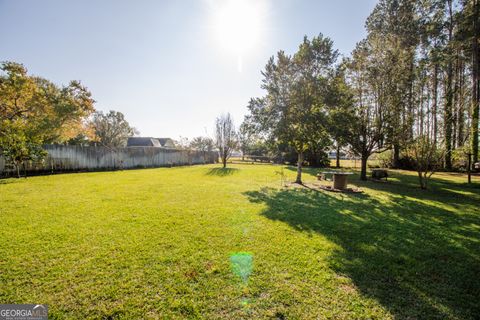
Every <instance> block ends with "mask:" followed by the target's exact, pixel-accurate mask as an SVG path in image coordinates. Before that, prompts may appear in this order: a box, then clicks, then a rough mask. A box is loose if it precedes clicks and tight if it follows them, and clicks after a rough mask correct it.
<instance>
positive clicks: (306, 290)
mask: <svg viewBox="0 0 480 320" xmlns="http://www.w3.org/2000/svg"><path fill="white" fill-rule="evenodd" d="M281 168H282V167H280V166H273V165H232V166H231V168H230V169H228V170H221V169H219V168H218V165H207V166H195V167H179V168H162V169H145V170H129V171H121V172H120V171H118V172H98V173H80V174H65V175H54V176H44V177H32V178H28V179H19V180H15V179H11V180H0V200H1V202H0V222H1V229H0V244H1V246H0V303H46V304H48V305H49V309H50V317H51V319H64V318H67V319H84V318H92V319H94V318H95V319H97V318H104V319H117V318H119V319H139V318H152V319H155V318H161V319H165V318H166V319H171V318H177V319H184V318H205V319H217V318H218V319H239V318H244V319H251V318H260V319H265V318H273V319H323V318H333V319H351V318H363V319H366V318H368V319H371V318H375V319H389V318H399V319H417V318H422V319H423V318H428V319H434V318H437V319H444V318H449V319H473V318H478V315H479V314H480V303H479V297H480V240H479V239H480V212H479V201H480V187H479V183H478V182H479V181H478V178H476V179H477V180H476V184H474V185H472V186H468V185H466V184H465V183H464V181H465V177H463V176H458V175H447V174H443V175H436V176H434V177H436V179H435V180H434V182H433V184H432V190H429V191H421V190H419V189H418V188H417V184H416V182H417V180H416V177H415V175H414V174H413V173H408V172H395V173H394V177H393V178H392V179H389V181H390V183H375V182H367V183H360V182H359V181H357V180H356V178H354V181H353V183H354V184H356V185H358V186H360V187H361V188H362V189H363V190H364V191H365V192H364V193H363V194H344V195H342V194H336V193H327V192H319V191H315V190H309V189H304V188H296V187H288V188H282V187H281V186H280V175H279V174H278V173H279V172H280V171H281ZM307 171H308V172H309V173H310V174H312V175H306V177H305V178H306V179H307V180H308V179H310V180H312V179H313V174H315V173H316V171H315V170H307ZM284 172H285V173H286V174H287V175H288V177H289V178H290V179H293V177H294V174H295V172H294V170H293V168H287V167H285V169H284ZM239 252H248V253H250V254H251V256H250V257H252V258H253V260H252V261H253V266H252V270H251V274H250V276H248V274H247V277H246V278H245V282H244V281H243V280H242V277H240V276H239V273H238V265H232V264H233V263H235V261H237V260H235V259H236V258H232V255H234V254H235V253H239ZM243 256H247V257H249V256H248V255H245V254H244V255H243ZM234 257H238V256H234Z"/></svg>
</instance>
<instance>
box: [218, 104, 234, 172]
mask: <svg viewBox="0 0 480 320" xmlns="http://www.w3.org/2000/svg"><path fill="white" fill-rule="evenodd" d="M215 144H216V146H217V148H218V152H219V154H220V158H221V160H222V165H223V167H224V168H226V167H227V160H228V159H229V158H230V156H231V155H232V152H233V151H234V150H235V148H236V147H237V146H238V137H237V132H236V130H235V125H234V123H233V119H232V116H230V113H227V114H222V115H221V116H219V117H218V118H217V119H216V120H215Z"/></svg>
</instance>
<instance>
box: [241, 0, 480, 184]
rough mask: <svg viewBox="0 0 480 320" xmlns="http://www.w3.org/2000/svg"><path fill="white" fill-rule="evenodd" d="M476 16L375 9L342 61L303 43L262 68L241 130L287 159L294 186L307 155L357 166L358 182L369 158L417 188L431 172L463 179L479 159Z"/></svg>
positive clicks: (326, 45) (329, 47) (419, 8)
mask: <svg viewBox="0 0 480 320" xmlns="http://www.w3.org/2000/svg"><path fill="white" fill-rule="evenodd" d="M479 7H480V4H479V1H478V0H457V1H455V0H416V1H413V0H380V1H379V3H378V4H377V5H376V6H375V8H374V10H373V11H372V13H371V14H370V16H369V17H368V19H367V21H366V30H367V36H366V38H365V39H363V40H362V41H360V42H359V43H358V44H357V45H356V47H355V49H354V50H353V52H352V53H351V55H350V56H349V57H347V58H343V59H339V55H338V51H337V50H335V49H334V46H333V41H332V40H331V39H330V38H328V37H326V36H324V35H322V34H319V35H318V36H316V37H313V38H312V39H308V38H307V37H305V38H304V39H303V42H302V43H301V44H300V45H299V47H298V50H297V51H296V52H295V53H293V54H291V55H290V54H287V53H285V52H284V51H279V52H278V53H277V54H276V55H275V56H273V57H271V58H270V59H269V61H268V62H267V64H266V66H265V69H264V70H263V72H262V75H263V81H262V88H263V89H264V90H265V95H264V96H262V97H257V98H252V99H251V100H250V102H249V104H248V110H249V113H248V115H247V116H246V118H245V121H244V123H243V124H242V127H244V128H247V130H246V131H247V132H248V135H249V136H251V137H254V139H253V140H254V141H262V142H263V143H264V145H265V146H267V148H268V152H270V153H279V152H280V153H282V152H283V153H289V152H290V153H291V151H293V152H294V153H295V154H296V155H297V160H296V161H297V166H298V168H297V179H296V181H297V182H298V183H301V181H302V180H301V172H302V165H303V164H304V163H305V157H306V155H309V157H308V158H309V160H311V159H315V156H312V155H315V154H317V155H318V154H322V152H323V153H324V151H325V150H327V149H329V148H335V149H337V151H340V150H341V149H342V150H347V151H350V152H352V153H354V154H355V155H357V156H359V157H361V162H362V167H361V178H362V179H366V178H367V177H366V171H367V160H368V159H369V157H370V156H371V155H372V154H374V153H383V157H384V158H388V160H389V163H388V164H389V166H391V167H393V168H410V169H416V170H417V171H418V174H419V181H420V185H421V187H422V188H426V186H427V185H426V183H427V180H428V178H429V177H430V176H431V174H433V172H435V171H436V170H439V169H445V170H452V169H461V168H463V169H464V170H468V171H469V170H470V169H472V164H473V163H475V162H478V156H479V152H478V144H479V143H478V127H479V123H478V117H479V41H480V33H479V21H480V19H479ZM385 155H387V157H385ZM470 156H471V157H473V158H472V161H471V162H467V161H466V158H467V157H470ZM307 162H308V163H311V161H307ZM467 163H469V164H467Z"/></svg>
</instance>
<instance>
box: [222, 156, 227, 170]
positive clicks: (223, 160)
mask: <svg viewBox="0 0 480 320" xmlns="http://www.w3.org/2000/svg"><path fill="white" fill-rule="evenodd" d="M222 164H223V168H226V167H227V155H226V154H225V153H224V154H223V155H222Z"/></svg>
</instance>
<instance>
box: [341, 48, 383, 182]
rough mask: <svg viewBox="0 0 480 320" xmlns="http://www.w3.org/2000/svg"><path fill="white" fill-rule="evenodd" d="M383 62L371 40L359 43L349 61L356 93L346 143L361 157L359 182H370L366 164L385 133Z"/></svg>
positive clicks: (379, 145)
mask: <svg viewBox="0 0 480 320" xmlns="http://www.w3.org/2000/svg"><path fill="white" fill-rule="evenodd" d="M379 63H380V64H381V61H379V60H377V59H376V56H375V51H374V50H372V44H371V42H369V41H368V40H364V41H362V42H360V43H359V44H358V45H357V47H356V48H355V50H354V51H353V54H352V59H351V60H350V61H349V62H348V82H349V85H350V86H351V90H352V94H353V99H354V103H353V108H352V112H351V115H352V116H353V119H354V120H353V121H351V122H350V123H349V124H348V123H347V124H346V125H348V133H347V136H346V141H347V142H348V144H349V145H350V147H351V149H352V151H353V152H354V153H355V154H357V155H359V156H360V157H361V162H362V165H361V171H360V179H361V180H367V161H368V158H369V157H370V155H372V153H373V152H376V151H379V150H380V148H381V147H382V142H383V138H384V135H385V134H384V132H385V121H384V118H385V114H386V113H387V108H386V104H385V103H384V99H385V92H384V91H383V90H382V88H383V86H382V79H381V75H380V74H379V73H380V71H379V69H380V70H381V66H379Z"/></svg>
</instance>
